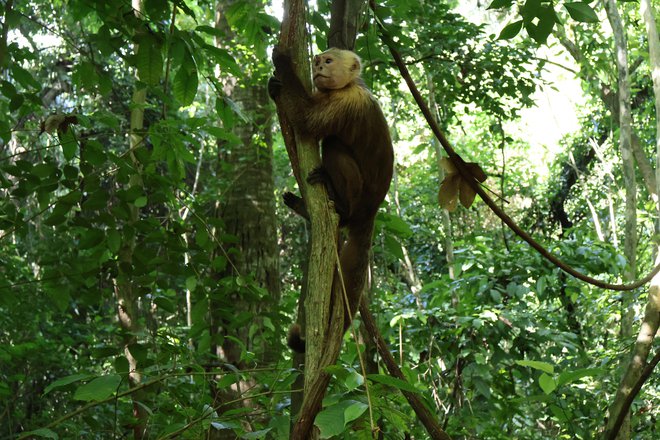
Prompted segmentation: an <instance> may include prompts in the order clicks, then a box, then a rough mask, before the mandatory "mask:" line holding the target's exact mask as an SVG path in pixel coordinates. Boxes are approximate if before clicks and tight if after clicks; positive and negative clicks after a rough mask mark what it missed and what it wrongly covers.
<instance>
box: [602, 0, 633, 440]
mask: <svg viewBox="0 0 660 440" xmlns="http://www.w3.org/2000/svg"><path fill="white" fill-rule="evenodd" d="M604 6H605V11H606V13H607V18H608V20H609V22H610V24H611V26H612V32H613V34H614V44H615V53H616V65H617V72H618V78H619V80H618V89H619V115H618V117H619V145H620V149H621V161H622V168H623V181H624V185H625V190H626V201H625V229H624V254H625V257H626V259H627V261H628V266H627V268H626V271H625V275H624V278H625V281H632V280H634V279H635V278H636V246H637V213H636V208H637V197H636V184H635V164H634V158H633V152H632V146H631V141H632V139H631V138H632V113H631V103H630V82H629V78H628V49H627V38H626V34H625V29H624V26H623V22H622V20H621V16H620V15H619V11H618V10H617V6H616V2H615V0H605V2H604ZM613 116H614V115H613ZM622 298H623V299H622V312H621V336H622V337H623V338H628V337H630V336H631V335H632V325H633V318H634V311H633V309H632V300H631V295H622ZM632 362H633V363H636V362H637V361H636V357H633V360H632ZM633 370H635V368H630V367H629V368H628V370H627V371H626V373H625V375H624V377H623V379H622V381H621V384H620V386H619V390H618V391H617V396H616V397H615V399H614V402H613V403H612V406H611V407H610V417H609V421H608V423H612V422H613V419H615V418H616V416H617V415H618V412H619V411H620V405H621V403H622V401H621V398H622V397H623V396H625V390H626V389H629V388H628V387H629V385H628V384H629V381H630V380H632V381H633V382H634V376H635V373H633ZM617 438H618V439H629V438H630V416H629V415H628V416H627V417H626V420H625V421H624V424H623V426H622V427H621V430H620V431H619V435H618V436H617Z"/></svg>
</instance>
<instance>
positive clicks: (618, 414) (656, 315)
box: [605, 0, 660, 439]
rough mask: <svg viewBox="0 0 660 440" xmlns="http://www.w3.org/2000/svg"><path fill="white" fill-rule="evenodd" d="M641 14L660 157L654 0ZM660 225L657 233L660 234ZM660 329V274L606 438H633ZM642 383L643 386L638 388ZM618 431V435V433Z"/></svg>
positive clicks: (659, 172)
mask: <svg viewBox="0 0 660 440" xmlns="http://www.w3.org/2000/svg"><path fill="white" fill-rule="evenodd" d="M640 13H641V15H642V17H643V19H644V23H645V25H646V32H647V39H648V42H649V55H650V57H649V58H650V61H651V72H652V79H653V92H654V95H655V98H656V99H655V111H656V149H657V152H658V153H657V154H658V158H660V101H659V100H660V43H659V42H658V32H657V28H656V24H655V13H654V9H653V6H652V4H651V1H650V0H641V2H640ZM659 177H660V167H659V166H657V164H656V184H657V182H660V179H658V178H659ZM658 190H660V188H657V187H656V205H657V207H656V208H657V209H658V212H659V213H660V203H657V201H658V198H657V194H659V193H658ZM657 227H658V226H657V224H656V232H657ZM658 262H660V253H658V257H657V258H656V264H657V263H658ZM659 326H660V275H656V276H655V277H654V278H653V279H652V280H651V286H650V288H649V297H648V300H647V303H646V310H645V313H644V318H643V320H642V325H641V328H640V330H639V333H638V335H637V340H636V342H635V346H634V348H633V353H632V358H631V359H630V362H629V364H628V367H627V369H626V371H625V374H624V376H623V379H622V380H621V383H620V385H619V389H618V390H617V394H616V397H615V400H614V402H612V405H611V407H610V417H609V419H608V423H607V427H606V429H605V438H606V439H614V438H624V437H623V436H624V435H626V434H627V435H628V436H629V435H630V434H629V430H630V422H629V421H628V423H627V424H626V419H629V415H628V414H627V415H626V416H625V417H622V412H623V411H625V412H626V413H629V409H630V402H632V399H633V398H634V395H635V394H637V393H638V392H639V390H640V388H641V384H639V382H640V378H641V377H642V374H643V372H644V369H645V367H646V366H647V359H648V356H649V352H650V351H651V348H652V346H653V340H654V338H655V336H656V334H657V333H658V327H659ZM638 384H639V385H638ZM617 431H618V432H617Z"/></svg>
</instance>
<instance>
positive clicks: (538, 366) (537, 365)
mask: <svg viewBox="0 0 660 440" xmlns="http://www.w3.org/2000/svg"><path fill="white" fill-rule="evenodd" d="M516 364H518V365H520V366H521V367H531V368H534V369H535V370H541V371H544V372H546V373H548V374H553V373H554V372H555V367H554V366H553V365H551V364H549V363H547V362H540V361H516Z"/></svg>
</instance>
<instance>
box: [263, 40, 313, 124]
mask: <svg viewBox="0 0 660 440" xmlns="http://www.w3.org/2000/svg"><path fill="white" fill-rule="evenodd" d="M273 64H274V65H275V76H274V77H271V78H270V80H269V81H268V93H269V94H270V97H271V98H272V99H273V100H276V99H277V100H278V105H279V106H280V108H281V109H282V111H283V112H284V114H285V115H286V117H287V119H288V120H289V121H290V122H291V124H293V126H294V127H295V128H296V129H297V130H298V131H299V132H300V133H301V134H304V135H310V134H313V133H310V132H309V127H308V124H307V115H308V112H309V109H311V108H312V107H313V106H314V99H313V98H312V96H311V95H310V94H309V93H307V90H306V89H305V87H304V86H303V84H302V82H301V81H300V79H299V78H298V75H296V72H295V71H294V70H293V61H292V60H291V56H290V55H288V54H286V53H283V52H281V51H280V50H279V49H278V48H277V47H275V48H274V49H273Z"/></svg>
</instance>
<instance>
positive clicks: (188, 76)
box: [173, 66, 199, 106]
mask: <svg viewBox="0 0 660 440" xmlns="http://www.w3.org/2000/svg"><path fill="white" fill-rule="evenodd" d="M198 84H199V80H198V78H197V70H195V69H189V68H188V67H186V66H182V67H181V68H180V69H179V71H178V72H177V74H176V76H175V77H174V85H173V90H174V97H175V98H176V99H177V101H179V103H181V105H182V106H187V105H190V104H192V102H193V100H194V99H195V95H197V86H198Z"/></svg>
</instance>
